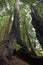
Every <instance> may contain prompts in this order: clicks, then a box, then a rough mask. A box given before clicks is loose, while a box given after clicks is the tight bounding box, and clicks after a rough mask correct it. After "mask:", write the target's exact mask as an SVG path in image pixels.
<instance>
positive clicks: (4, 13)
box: [0, 0, 43, 53]
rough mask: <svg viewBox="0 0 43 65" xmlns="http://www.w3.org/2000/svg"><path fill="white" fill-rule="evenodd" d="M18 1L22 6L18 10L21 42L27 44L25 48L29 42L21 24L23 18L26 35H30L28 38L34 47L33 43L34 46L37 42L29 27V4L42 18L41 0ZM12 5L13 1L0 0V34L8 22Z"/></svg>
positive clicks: (42, 1) (42, 7)
mask: <svg viewBox="0 0 43 65" xmlns="http://www.w3.org/2000/svg"><path fill="white" fill-rule="evenodd" d="M20 1H21V2H22V4H20V10H19V17H20V34H21V38H22V40H23V41H25V42H26V43H27V46H29V44H28V43H29V42H28V40H27V37H26V35H25V29H24V23H23V22H24V17H25V21H26V25H27V28H28V30H29V32H28V33H29V34H30V38H31V39H32V42H33V45H34V43H35V44H36V43H38V42H36V35H35V31H34V30H33V27H32V25H31V20H32V18H31V14H30V12H31V10H30V4H31V3H32V4H33V5H34V6H35V8H36V10H37V12H38V13H39V15H40V16H41V17H42V18H43V0H20ZM14 3H15V0H0V33H1V32H2V31H3V29H4V28H5V25H6V24H7V22H8V20H9V16H10V14H11V13H12V12H13V9H14ZM38 44H39V43H38ZM15 46H16V47H19V46H18V45H15ZM39 47H40V46H39ZM38 51H39V50H38ZM38 51H37V52H38ZM37 52H36V53H37Z"/></svg>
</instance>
